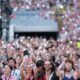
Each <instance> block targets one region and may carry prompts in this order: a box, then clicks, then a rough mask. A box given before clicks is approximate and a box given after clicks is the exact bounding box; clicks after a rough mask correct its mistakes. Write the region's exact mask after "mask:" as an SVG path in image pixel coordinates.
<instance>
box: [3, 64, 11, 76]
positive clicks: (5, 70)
mask: <svg viewBox="0 0 80 80" xmlns="http://www.w3.org/2000/svg"><path fill="white" fill-rule="evenodd" d="M10 73H11V69H10V67H9V66H8V65H6V66H5V67H4V74H5V75H9V74H10Z"/></svg>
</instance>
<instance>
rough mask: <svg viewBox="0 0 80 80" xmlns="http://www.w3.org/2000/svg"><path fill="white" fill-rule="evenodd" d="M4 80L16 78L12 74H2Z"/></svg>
mask: <svg viewBox="0 0 80 80" xmlns="http://www.w3.org/2000/svg"><path fill="white" fill-rule="evenodd" d="M2 80H16V78H15V77H14V76H13V75H11V76H10V77H6V76H5V75H2Z"/></svg>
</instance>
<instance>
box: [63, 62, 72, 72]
mask: <svg viewBox="0 0 80 80" xmlns="http://www.w3.org/2000/svg"><path fill="white" fill-rule="evenodd" d="M65 68H66V70H67V71H70V70H71V69H72V64H71V63H70V62H66V63H65Z"/></svg>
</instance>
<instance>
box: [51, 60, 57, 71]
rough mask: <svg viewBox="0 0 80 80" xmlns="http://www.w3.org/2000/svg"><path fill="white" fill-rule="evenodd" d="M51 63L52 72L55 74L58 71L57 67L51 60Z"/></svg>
mask: <svg viewBox="0 0 80 80" xmlns="http://www.w3.org/2000/svg"><path fill="white" fill-rule="evenodd" d="M50 63H51V65H52V68H51V72H54V71H55V70H56V66H55V64H54V62H53V61H51V60H50Z"/></svg>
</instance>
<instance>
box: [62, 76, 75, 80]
mask: <svg viewBox="0 0 80 80" xmlns="http://www.w3.org/2000/svg"><path fill="white" fill-rule="evenodd" d="M62 80H75V79H74V78H73V76H71V77H70V78H68V77H67V76H64V78H63V79H62Z"/></svg>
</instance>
